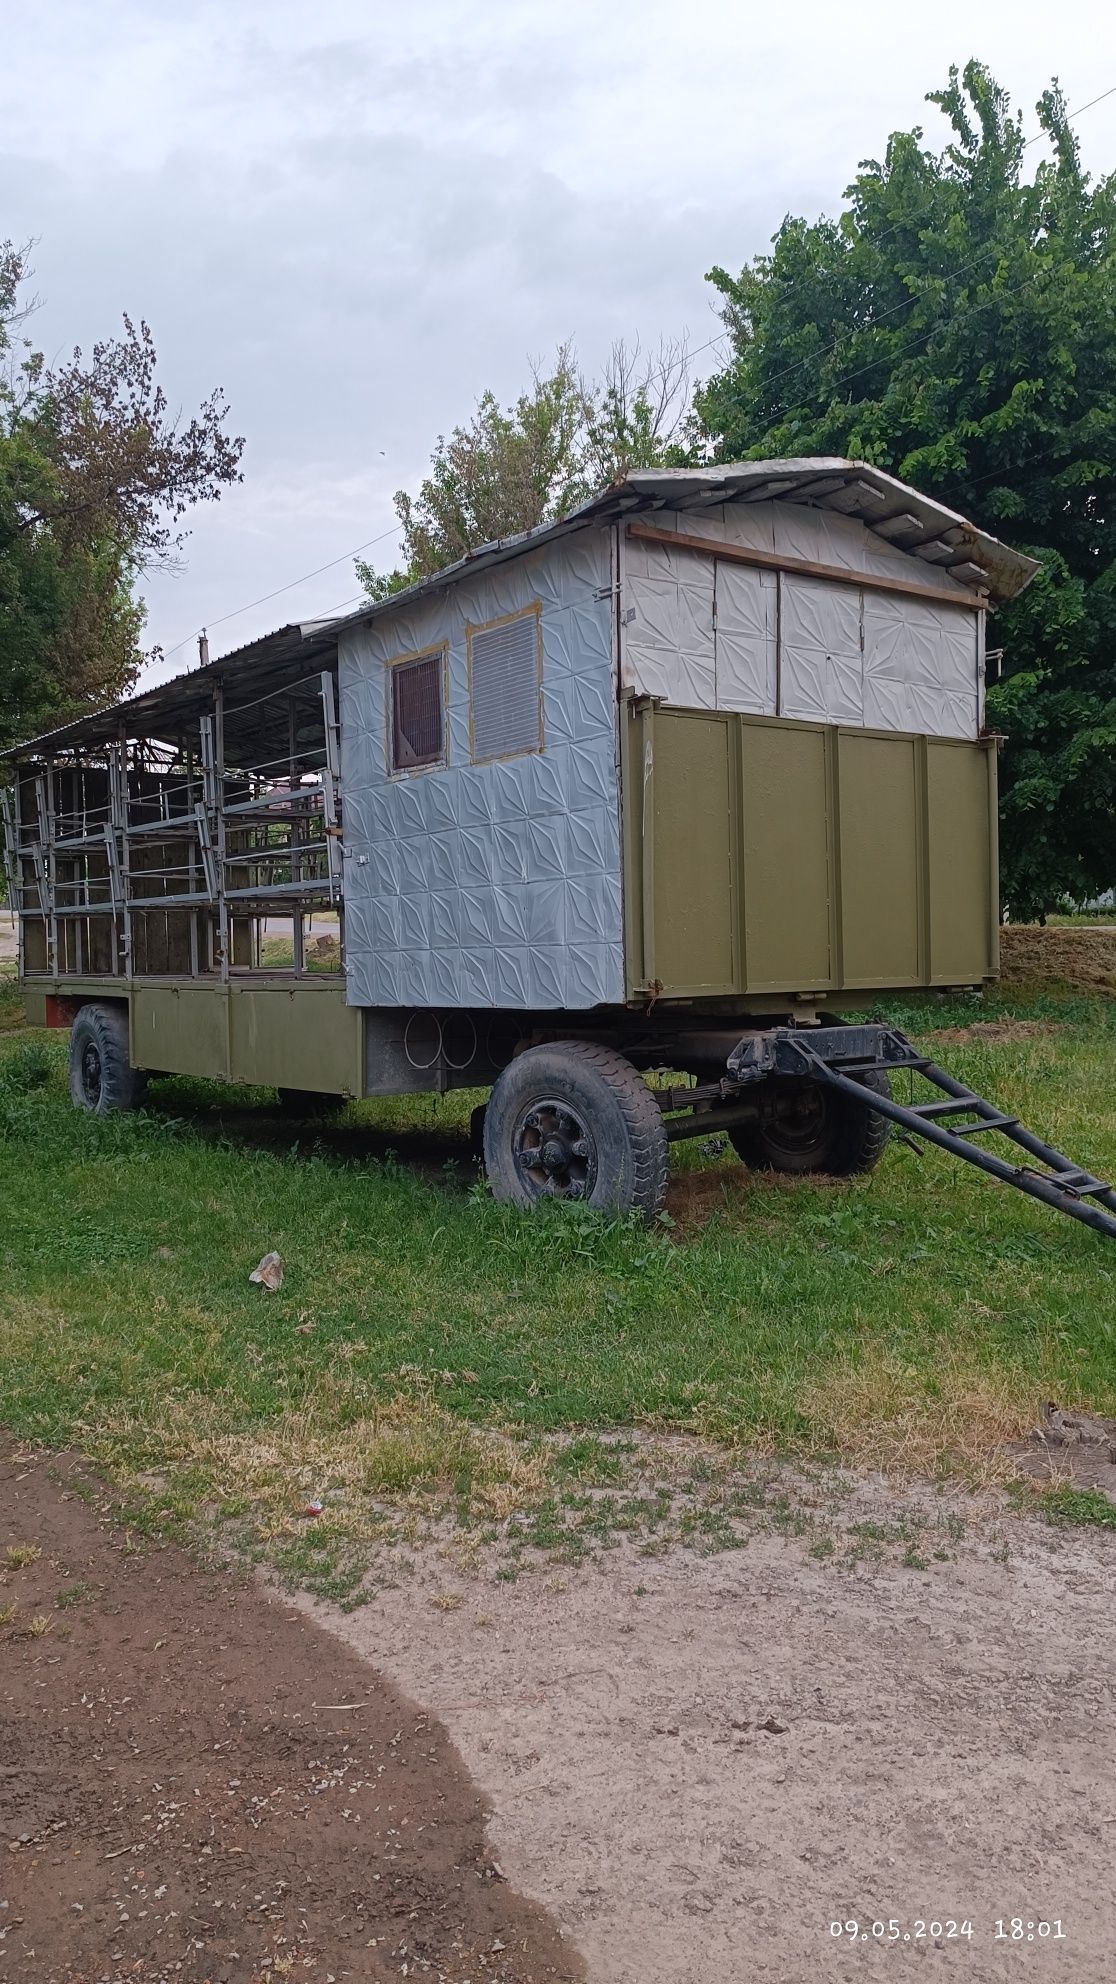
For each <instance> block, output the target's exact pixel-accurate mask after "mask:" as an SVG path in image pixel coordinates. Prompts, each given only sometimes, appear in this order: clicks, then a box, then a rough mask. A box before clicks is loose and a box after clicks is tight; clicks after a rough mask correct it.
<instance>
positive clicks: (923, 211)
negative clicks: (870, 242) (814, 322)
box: [690, 83, 1116, 414]
mask: <svg viewBox="0 0 1116 1984" xmlns="http://www.w3.org/2000/svg"><path fill="white" fill-rule="evenodd" d="M1110 96H1116V83H1113V84H1112V85H1111V87H1110V88H1109V89H1106V90H1102V91H1101V93H1100V95H1099V96H1094V97H1091V98H1090V99H1089V102H1088V103H1082V104H1079V105H1078V106H1077V107H1076V109H1074V110H1071V111H1069V112H1068V113H1067V115H1068V117H1081V116H1083V115H1084V113H1085V112H1086V111H1087V110H1094V109H1095V108H1096V106H1097V104H1098V103H1104V102H1105V101H1106V100H1107V98H1108V97H1110ZM1048 135H1049V133H1048V132H1046V131H1036V132H1035V134H1034V137H1032V138H1028V139H1027V140H1026V142H1025V143H1024V144H1023V145H1022V146H1021V147H1020V150H1021V151H1029V150H1030V148H1031V146H1032V145H1037V144H1039V143H1040V142H1041V140H1042V139H1043V138H1045V137H1047V136H1048ZM930 211H931V209H930V208H929V207H928V206H926V207H921V208H916V209H915V212H914V214H913V215H907V216H906V217H905V218H904V219H903V220H901V221H896V222H895V223H894V224H893V225H892V226H891V227H889V228H887V229H885V231H884V233H883V234H881V235H880V236H878V238H877V242H876V246H877V247H879V246H880V245H881V244H882V243H883V242H885V241H887V240H889V239H890V237H891V235H893V234H898V233H899V231H900V229H901V228H904V227H909V226H910V224H911V220H912V219H916V220H917V219H923V220H925V219H927V218H928V217H929V214H930ZM993 252H994V244H991V243H990V244H989V245H988V246H987V247H985V248H982V249H981V251H980V253H979V254H978V255H974V257H973V259H972V261H970V262H966V263H964V264H963V265H962V267H961V268H960V269H955V270H954V271H953V273H952V275H951V276H950V278H949V280H950V281H951V282H952V281H956V280H957V277H958V276H963V275H965V274H967V273H968V271H969V270H970V269H972V268H975V267H976V265H977V263H978V262H981V261H983V260H984V259H985V257H986V256H988V255H990V254H992V253H993ZM914 301H916V299H915V298H914V297H904V298H903V300H902V302H900V303H895V304H892V305H891V307H890V308H889V309H887V310H881V312H880V314H879V316H878V317H876V318H874V319H873V322H872V324H870V325H864V326H860V327H858V328H857V329H856V330H849V331H844V332H842V334H841V336H840V337H838V338H834V340H833V342H832V344H829V345H826V346H825V347H824V349H823V350H822V351H820V352H812V353H811V355H810V357H809V358H800V359H796V360H795V363H794V364H793V365H788V366H786V367H785V368H784V370H783V371H782V372H776V373H775V374H774V376H773V377H772V378H771V379H769V380H768V381H767V382H766V383H767V384H768V385H769V386H774V385H777V384H778V382H779V380H780V379H787V378H790V377H791V376H792V374H793V373H795V372H800V371H801V370H802V368H803V367H804V366H806V365H813V364H815V363H817V361H818V360H819V359H823V358H828V357H830V356H831V355H832V354H833V352H835V351H837V350H838V349H839V348H840V346H841V345H842V344H845V343H847V342H848V340H849V339H850V338H851V337H855V336H856V335H858V331H859V330H860V329H863V330H873V329H875V326H876V325H877V324H879V323H882V322H883V320H884V318H885V317H891V316H894V315H895V312H896V311H897V310H905V309H906V308H907V307H908V305H909V304H911V303H913V302H914ZM729 335H730V333H729V332H728V331H727V330H726V331H721V332H719V333H718V335H717V336H716V337H712V338H709V339H707V340H706V342H705V344H699V345H698V346H697V348H696V350H694V351H692V352H691V353H690V357H691V358H696V357H697V356H698V355H699V354H700V353H701V352H703V351H708V350H709V349H710V346H712V345H715V344H718V343H720V340H721V338H723V337H728V336H729ZM877 362H878V361H877ZM864 369H865V370H866V371H871V370H872V367H871V366H866V367H865V368H864ZM850 376H851V377H852V378H857V377H859V374H857V373H852V374H851V375H850ZM846 383H847V381H845V380H841V379H838V380H837V381H836V382H835V384H836V385H837V386H840V385H844V384H846ZM774 412H775V413H776V414H780V413H786V412H787V408H786V407H785V406H778V407H776V408H775V409H774Z"/></svg>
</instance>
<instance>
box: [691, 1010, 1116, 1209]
mask: <svg viewBox="0 0 1116 1984" xmlns="http://www.w3.org/2000/svg"><path fill="white" fill-rule="evenodd" d="M727 1067H728V1072H729V1075H730V1077H731V1079H732V1081H733V1082H734V1083H736V1084H738V1085H739V1087H740V1088H741V1089H742V1090H743V1089H746V1088H747V1087H748V1085H749V1084H751V1083H755V1082H762V1081H766V1080H768V1079H769V1078H770V1077H771V1076H773V1075H780V1076H791V1077H799V1078H801V1079H803V1080H806V1081H815V1082H821V1083H823V1084H825V1086H826V1087H828V1088H834V1089H838V1090H839V1091H840V1092H841V1093H842V1094H845V1095H849V1096H852V1097H854V1098H855V1099H856V1100H857V1101H860V1102H863V1101H864V1099H865V1091H864V1076H865V1075H867V1074H872V1073H890V1072H891V1071H892V1070H894V1069H900V1068H906V1069H908V1070H909V1071H910V1073H911V1074H912V1075H919V1076H921V1077H922V1079H923V1080H924V1081H925V1082H926V1083H927V1084H928V1085H929V1086H930V1087H931V1088H932V1089H937V1090H938V1091H939V1094H940V1095H941V1096H944V1097H945V1100H944V1101H939V1100H935V1099H934V1098H930V1099H928V1100H926V1101H924V1102H910V1103H901V1102H896V1101H895V1099H894V1098H893V1097H892V1096H890V1095H881V1094H878V1093H877V1091H876V1090H875V1089H874V1088H873V1089H872V1090H871V1091H870V1094H871V1106H872V1108H873V1110H875V1111H876V1112H877V1113H878V1114H879V1115H881V1116H886V1117H888V1118H889V1119H890V1121H891V1122H893V1123H897V1124H898V1125H899V1126H900V1129H901V1130H902V1131H904V1132H905V1133H906V1136H907V1137H911V1138H917V1139H919V1140H921V1141H922V1142H925V1143H932V1144H936V1145H937V1147H938V1149H939V1150H945V1151H948V1152H949V1153H950V1155H951V1156H952V1157H959V1158H961V1159H962V1161H963V1162H964V1163H965V1164H973V1165H975V1166H976V1167H977V1169H978V1170H979V1171H985V1172H987V1173H988V1175H989V1176H990V1177H992V1178H998V1179H999V1180H1000V1181H1001V1183H1003V1184H1005V1185H1014V1186H1015V1187H1016V1189H1017V1190H1018V1191H1020V1192H1026V1193H1027V1194H1028V1196H1029V1197H1031V1198H1035V1199H1041V1200H1042V1202H1043V1204H1044V1205H1048V1206H1053V1208H1054V1210H1055V1211H1056V1212H1062V1213H1065V1214H1067V1216H1068V1217H1069V1218H1070V1219H1079V1220H1081V1221H1082V1223H1083V1224H1084V1225H1086V1226H1091V1227H1092V1228H1093V1231H1094V1232H1095V1233H1104V1234H1107V1235H1108V1237H1109V1238H1110V1239H1116V1191H1114V1190H1113V1188H1112V1186H1111V1185H1109V1184H1106V1182H1105V1181H1104V1179H1102V1178H1097V1177H1095V1176H1094V1175H1093V1173H1092V1172H1091V1171H1088V1170H1086V1169H1085V1168H1084V1167H1083V1166H1081V1165H1079V1164H1075V1163H1074V1162H1073V1160H1072V1159H1071V1158H1068V1157H1066V1156H1064V1154H1063V1153H1062V1152H1061V1151H1058V1150H1055V1149H1054V1147H1053V1146H1052V1145H1051V1144H1047V1143H1044V1142H1043V1141H1042V1139H1041V1137H1036V1136H1035V1135H1034V1133H1033V1132H1032V1131H1031V1130H1028V1129H1026V1128H1025V1127H1024V1125H1023V1124H1022V1123H1021V1122H1020V1121H1019V1118H1018V1117H1017V1116H1008V1115H1005V1114H1004V1112H1003V1111H1002V1110H1000V1109H997V1107H996V1105H995V1104H994V1103H992V1102H989V1101H988V1100H987V1099H986V1098H985V1097H984V1096H982V1095H977V1094H976V1092H975V1090H973V1089H970V1088H966V1086H965V1084H964V1082H960V1081H958V1080H957V1079H956V1077H955V1076H953V1075H950V1074H948V1073H947V1072H946V1070H945V1069H944V1068H940V1067H939V1066H938V1065H937V1063H936V1062H935V1061H932V1060H930V1058H929V1056H928V1055H925V1054H920V1053H919V1051H918V1049H917V1047H915V1046H914V1044H913V1043H912V1042H911V1041H909V1040H908V1039H907V1037H906V1035H905V1034H903V1033H900V1032H899V1031H898V1029H897V1028H895V1027H888V1026H825V1027H810V1028H809V1029H806V1028H804V1027H802V1028H800V1027H771V1028H768V1029H766V1030H765V1031H763V1032H760V1033H749V1034H745V1035H744V1036H743V1038H742V1039H741V1040H740V1041H739V1042H738V1044H737V1045H736V1046H735V1047H734V1048H733V1050H732V1052H731V1053H730V1055H729V1056H728V1061H727ZM961 1118H965V1119H967V1120H965V1121H962V1120H960V1119H961ZM989 1135H995V1136H1001V1137H1003V1138H1005V1139H1006V1140H1007V1141H1008V1142H1009V1143H1013V1144H1016V1145H1018V1146H1019V1148H1020V1149H1021V1150H1023V1151H1025V1152H1026V1154H1027V1157H1028V1158H1032V1159H1037V1160H1038V1162H1037V1163H1024V1164H1018V1163H1013V1162H1011V1161H1010V1160H1008V1159H1007V1158H1003V1157H999V1156H997V1155H996V1153H995V1152H993V1151H989V1150H985V1149H983V1148H981V1146H980V1145H979V1144H977V1143H976V1142H975V1141H974V1139H975V1138H977V1137H983V1136H989Z"/></svg>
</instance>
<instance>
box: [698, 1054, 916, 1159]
mask: <svg viewBox="0 0 1116 1984" xmlns="http://www.w3.org/2000/svg"><path fill="white" fill-rule="evenodd" d="M857 1079H858V1081H860V1082H861V1083H862V1084H863V1086H864V1087H865V1088H867V1089H872V1090H874V1091H875V1093H876V1094H877V1095H890V1094H891V1084H890V1082H889V1081H888V1078H887V1076H886V1074H884V1073H883V1072H882V1070H881V1071H876V1070H870V1071H869V1072H868V1073H866V1074H863V1075H859V1076H858V1077H857ZM758 1099H759V1103H760V1117H759V1120H758V1122H756V1123H748V1124H746V1125H745V1126H744V1127H743V1128H742V1129H738V1130H730V1131H729V1137H730V1140H731V1142H732V1147H733V1149H734V1150H735V1152H736V1155H737V1157H739V1158H741V1159H742V1161H743V1162H744V1163H745V1164H747V1165H749V1166H750V1167H751V1168H752V1169H753V1170H756V1171H789V1172H795V1173H798V1174H799V1175H802V1174H805V1173H807V1172H811V1171H824V1172H827V1173H828V1175H829V1176H830V1177H831V1178H849V1177H851V1176H852V1175H853V1173H854V1172H857V1171H871V1170H872V1168H873V1166H874V1165H876V1164H878V1163H879V1161H880V1158H881V1157H882V1156H883V1153H884V1146H885V1145H886V1143H887V1140H888V1137H889V1136H890V1135H891V1124H890V1122H889V1121H888V1118H887V1117H886V1116H881V1115H880V1114H879V1113H878V1111H877V1110H875V1109H871V1108H869V1106H868V1104H867V1103H866V1102H857V1101H855V1100H854V1098H853V1097H852V1096H851V1095H845V1094H843V1093H842V1091H841V1090H840V1089H836V1088H828V1087H827V1086H826V1085H825V1083H824V1082H811V1081H804V1080H800V1079H798V1078H797V1077H795V1076H776V1077H775V1078H774V1079H773V1080H771V1081H767V1082H764V1083H763V1085H762V1088H761V1089H760V1091H759V1092H758Z"/></svg>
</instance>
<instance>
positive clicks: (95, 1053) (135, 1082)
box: [70, 1004, 147, 1116]
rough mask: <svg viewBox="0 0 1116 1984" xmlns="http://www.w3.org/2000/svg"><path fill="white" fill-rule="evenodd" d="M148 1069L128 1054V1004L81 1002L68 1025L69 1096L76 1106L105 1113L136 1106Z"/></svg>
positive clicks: (141, 1093) (141, 1096)
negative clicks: (69, 1025) (89, 1003)
mask: <svg viewBox="0 0 1116 1984" xmlns="http://www.w3.org/2000/svg"><path fill="white" fill-rule="evenodd" d="M146 1093H147V1073H146V1070H144V1069H142V1068H133V1066H132V1063H131V1061H130V1060H129V1058H128V1008H127V1007H126V1006H117V1005H103V1006H102V1005H96V1004H94V1005H88V1006H82V1007H81V1009H80V1011H79V1012H78V1015H77V1017H76V1019H75V1020H74V1023H73V1025H72V1027H71V1028H70V1100H71V1102H72V1103H73V1105H74V1107H75V1109H85V1110H88V1111H89V1112H90V1113H91V1114H92V1115H94V1116H108V1115H110V1114H111V1113H112V1111H113V1110H115V1109H138V1108H139V1106H140V1104H141V1103H142V1102H143V1099H144V1096H145V1095H146Z"/></svg>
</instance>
